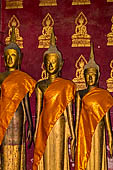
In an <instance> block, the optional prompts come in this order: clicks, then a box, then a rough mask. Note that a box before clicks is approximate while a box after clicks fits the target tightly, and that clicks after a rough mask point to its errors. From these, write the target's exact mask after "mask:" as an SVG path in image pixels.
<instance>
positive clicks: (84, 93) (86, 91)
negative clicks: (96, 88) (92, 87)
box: [77, 89, 88, 99]
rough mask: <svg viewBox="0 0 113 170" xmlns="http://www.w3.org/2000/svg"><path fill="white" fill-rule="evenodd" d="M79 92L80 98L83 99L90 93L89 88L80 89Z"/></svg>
mask: <svg viewBox="0 0 113 170" xmlns="http://www.w3.org/2000/svg"><path fill="white" fill-rule="evenodd" d="M77 93H78V94H79V96H80V98H81V99H82V98H83V97H84V96H85V95H86V94H87V93H88V89H83V90H78V91H77Z"/></svg>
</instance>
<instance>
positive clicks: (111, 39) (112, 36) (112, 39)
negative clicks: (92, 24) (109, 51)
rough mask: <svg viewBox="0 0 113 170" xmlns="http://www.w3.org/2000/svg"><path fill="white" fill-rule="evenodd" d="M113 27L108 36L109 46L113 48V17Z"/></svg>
mask: <svg viewBox="0 0 113 170" xmlns="http://www.w3.org/2000/svg"><path fill="white" fill-rule="evenodd" d="M111 22H112V26H111V32H110V33H108V34H107V45H108V46H113V16H112V18H111Z"/></svg>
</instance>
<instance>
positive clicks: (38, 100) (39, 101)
mask: <svg viewBox="0 0 113 170" xmlns="http://www.w3.org/2000/svg"><path fill="white" fill-rule="evenodd" d="M35 93H36V119H35V120H36V122H35V133H34V141H35V139H36V134H37V128H38V122H39V118H40V113H41V110H42V92H41V90H40V89H39V88H38V87H37V88H36V90H35Z"/></svg>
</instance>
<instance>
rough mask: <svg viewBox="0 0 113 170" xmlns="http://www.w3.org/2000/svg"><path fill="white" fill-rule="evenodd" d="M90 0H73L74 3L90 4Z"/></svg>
mask: <svg viewBox="0 0 113 170" xmlns="http://www.w3.org/2000/svg"><path fill="white" fill-rule="evenodd" d="M89 4H91V2H90V0H73V2H72V5H89Z"/></svg>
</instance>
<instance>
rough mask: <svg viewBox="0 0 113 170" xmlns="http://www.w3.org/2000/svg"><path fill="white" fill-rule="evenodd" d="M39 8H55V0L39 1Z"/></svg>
mask: <svg viewBox="0 0 113 170" xmlns="http://www.w3.org/2000/svg"><path fill="white" fill-rule="evenodd" d="M39 6H57V2H56V0H40V3H39Z"/></svg>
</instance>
